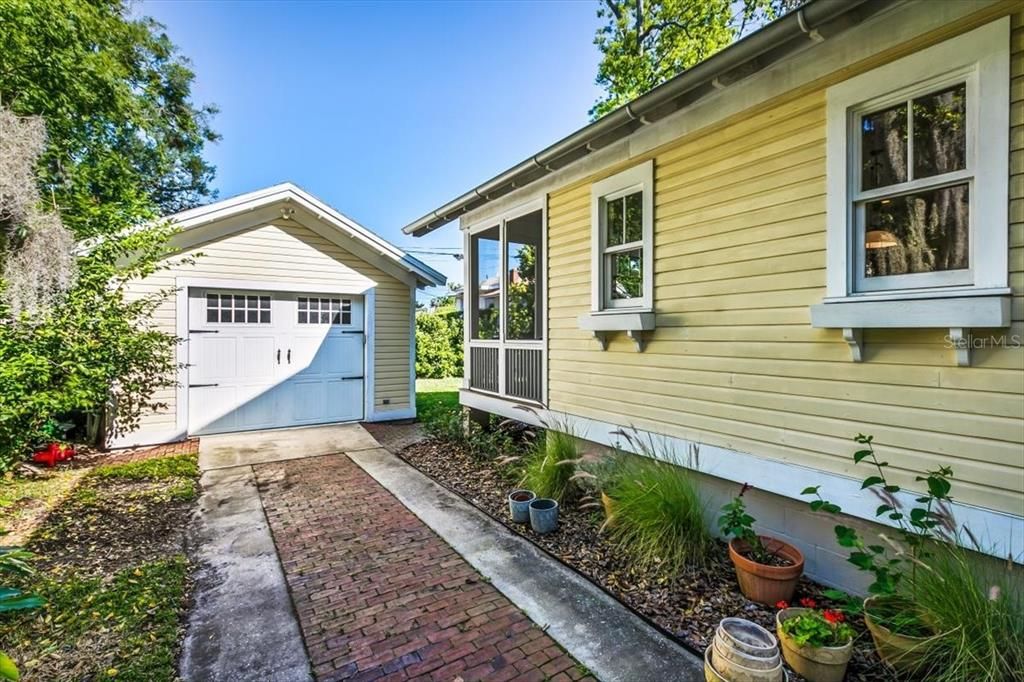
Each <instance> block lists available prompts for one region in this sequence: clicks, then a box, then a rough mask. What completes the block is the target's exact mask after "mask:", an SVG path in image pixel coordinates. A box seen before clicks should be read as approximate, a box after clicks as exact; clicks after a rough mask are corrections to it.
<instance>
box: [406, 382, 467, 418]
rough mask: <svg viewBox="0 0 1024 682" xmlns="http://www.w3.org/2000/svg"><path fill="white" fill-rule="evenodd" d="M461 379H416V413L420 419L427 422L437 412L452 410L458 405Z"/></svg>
mask: <svg viewBox="0 0 1024 682" xmlns="http://www.w3.org/2000/svg"><path fill="white" fill-rule="evenodd" d="M461 387H462V379H461V378H460V377H454V378H450V379H417V380H416V414H417V415H419V419H420V421H423V422H428V421H430V420H431V418H432V417H434V416H436V415H437V414H439V413H442V412H446V411H449V410H454V409H456V408H458V406H459V388H461Z"/></svg>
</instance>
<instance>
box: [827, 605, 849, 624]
mask: <svg viewBox="0 0 1024 682" xmlns="http://www.w3.org/2000/svg"><path fill="white" fill-rule="evenodd" d="M821 615H823V616H824V617H825V620H827V621H828V622H829V623H831V624H832V625H838V624H839V623H842V622H843V621H844V620H846V616H844V615H843V612H842V611H836V610H834V609H825V612H824V613H822V614H821Z"/></svg>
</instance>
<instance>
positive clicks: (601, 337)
mask: <svg viewBox="0 0 1024 682" xmlns="http://www.w3.org/2000/svg"><path fill="white" fill-rule="evenodd" d="M593 333H594V338H595V339H597V343H598V345H600V346H601V350H608V334H609V332H607V331H602V330H599V329H594V330H593Z"/></svg>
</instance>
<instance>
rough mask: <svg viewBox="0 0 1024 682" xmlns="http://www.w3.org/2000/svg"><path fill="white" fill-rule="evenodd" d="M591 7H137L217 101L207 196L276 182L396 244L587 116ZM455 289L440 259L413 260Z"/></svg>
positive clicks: (440, 238) (203, 98) (153, 3)
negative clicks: (211, 188) (415, 223)
mask: <svg viewBox="0 0 1024 682" xmlns="http://www.w3.org/2000/svg"><path fill="white" fill-rule="evenodd" d="M596 9H597V2H596V0H593V1H592V0H578V1H570V0H564V1H559V0H549V1H539V2H531V1H526V0H518V1H513V2H497V1H483V0H480V1H476V2H474V1H469V0H466V1H462V2H454V1H453V2H365V3H363V2H244V1H241V0H236V1H233V2H227V1H224V2H219V1H206V2H199V1H166V0H149V1H146V2H143V3H141V4H140V5H139V6H137V8H136V11H137V12H138V13H140V14H146V15H149V16H152V17H154V18H155V19H157V20H158V21H160V22H161V23H163V24H165V25H166V26H167V32H168V35H169V36H170V37H171V39H172V40H173V41H174V42H175V43H176V44H177V45H178V46H179V47H180V48H181V50H182V52H183V54H184V55H186V56H187V57H189V58H190V59H191V60H192V62H193V67H194V70H195V72H196V84H195V88H194V94H195V98H196V100H197V101H199V102H204V103H205V102H212V103H215V104H217V105H218V106H219V107H220V109H221V112H220V114H218V116H217V117H216V119H215V120H214V127H215V128H216V130H217V131H218V132H219V133H221V134H222V135H223V140H222V141H221V142H220V143H218V144H216V145H213V146H212V147H211V148H210V149H209V151H208V157H209V159H210V160H211V161H212V162H213V163H214V164H215V165H216V166H217V179H216V183H215V186H216V188H217V189H218V190H219V191H220V196H221V197H227V196H231V195H234V194H239V193H242V192H246V191H250V190H253V189H258V188H260V187H264V186H267V185H271V184H274V183H277V182H282V181H284V180H291V181H293V182H295V183H297V184H298V185H300V186H302V187H303V188H305V189H306V190H308V191H310V192H312V193H313V194H315V195H317V196H319V197H320V198H321V199H323V200H325V201H327V202H328V203H329V204H331V205H332V206H334V207H335V208H336V209H338V210H339V211H341V212H342V213H344V214H346V215H348V216H349V217H350V218H352V219H354V220H356V221H357V222H359V223H361V224H363V225H364V226H366V227H368V228H370V229H372V230H374V231H376V232H378V233H379V234H381V235H382V236H383V237H385V238H386V239H388V240H390V241H392V242H394V243H396V244H398V245H399V246H418V247H424V246H434V247H461V241H460V239H459V236H458V229H457V228H456V226H455V225H448V226H446V227H445V228H442V229H440V230H438V231H437V232H435V233H434V234H433V235H431V236H429V237H426V238H423V239H416V240H414V239H413V238H411V237H406V236H405V235H402V234H401V232H400V230H401V227H402V226H403V225H405V224H407V223H408V222H411V221H412V220H414V219H416V218H418V217H420V216H421V215H422V214H424V213H426V212H427V211H430V210H433V209H434V208H436V207H437V206H439V205H441V204H442V203H444V202H446V201H448V200H449V199H452V198H454V197H455V196H457V195H458V194H461V193H462V192H464V191H466V190H468V189H471V188H472V187H473V186H475V185H476V184H478V183H479V182H482V181H484V180H486V179H488V178H490V177H491V176H492V175H494V174H496V173H498V172H500V171H502V170H505V169H506V168H507V167H509V166H511V165H513V164H515V163H517V162H519V161H521V160H522V159H524V158H526V157H527V156H528V155H530V154H533V153H535V152H536V151H538V150H539V149H541V148H542V147H544V146H547V145H548V144H550V143H552V142H554V141H555V140H557V139H559V138H560V137H562V136H564V135H567V134H568V133H570V132H572V131H574V130H576V129H577V128H579V127H581V126H582V125H584V124H586V123H587V110H588V109H589V108H590V106H591V104H592V103H593V102H594V100H595V99H596V98H597V96H598V94H599V91H598V88H597V86H595V85H594V75H595V73H596V69H597V62H598V58H599V54H598V51H597V48H596V47H595V46H594V45H593V38H594V31H595V30H596V28H597V25H598V24H597V18H596V15H595V13H596ZM424 260H425V261H426V262H427V263H428V264H430V265H432V266H433V267H435V268H438V269H440V270H441V271H442V272H444V273H445V274H447V275H448V276H449V277H452V278H455V279H457V280H461V265H459V264H458V263H456V262H455V261H454V259H451V258H437V257H424Z"/></svg>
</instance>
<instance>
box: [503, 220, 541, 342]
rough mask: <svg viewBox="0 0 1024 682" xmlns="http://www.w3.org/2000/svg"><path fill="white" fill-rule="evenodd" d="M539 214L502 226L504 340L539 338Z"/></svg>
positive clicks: (511, 221) (510, 221)
mask: <svg viewBox="0 0 1024 682" xmlns="http://www.w3.org/2000/svg"><path fill="white" fill-rule="evenodd" d="M541 216H542V213H541V212H540V211H534V212H533V213H528V214H526V215H524V216H520V217H518V218H514V219H512V220H509V221H508V222H507V223H505V263H506V267H505V270H506V272H505V290H506V294H505V320H506V322H505V338H507V339H512V340H526V339H540V338H541V319H542V315H541V305H542V303H541V289H542V286H541V277H542V276H543V273H542V271H541V270H542V267H541V264H542V263H543V262H544V261H543V254H542V253H541V250H542V248H543V241H542V229H541Z"/></svg>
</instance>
